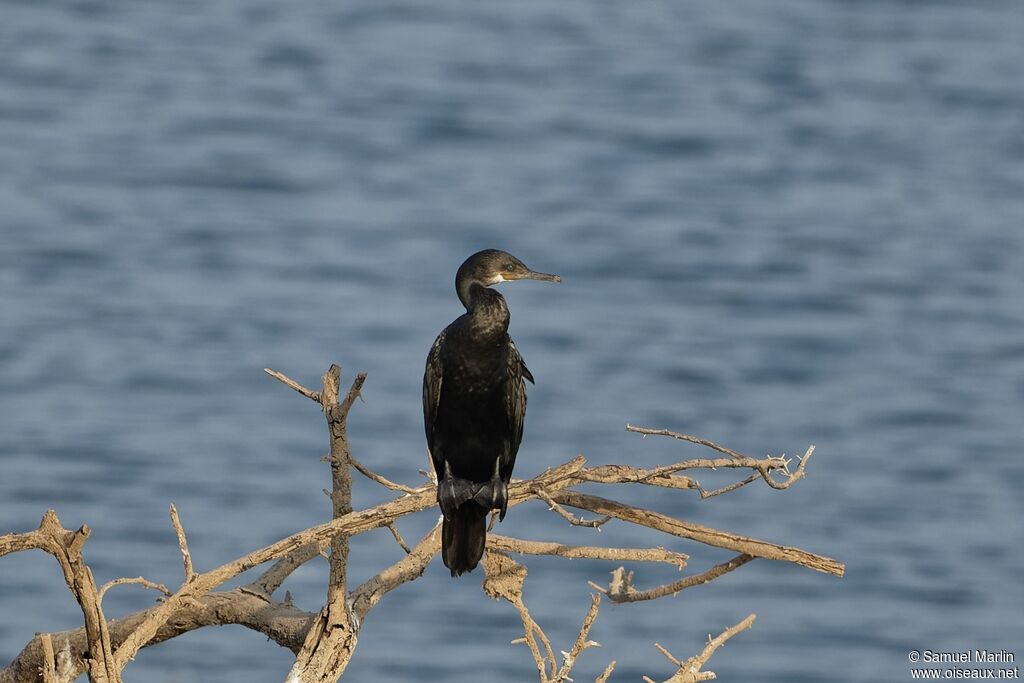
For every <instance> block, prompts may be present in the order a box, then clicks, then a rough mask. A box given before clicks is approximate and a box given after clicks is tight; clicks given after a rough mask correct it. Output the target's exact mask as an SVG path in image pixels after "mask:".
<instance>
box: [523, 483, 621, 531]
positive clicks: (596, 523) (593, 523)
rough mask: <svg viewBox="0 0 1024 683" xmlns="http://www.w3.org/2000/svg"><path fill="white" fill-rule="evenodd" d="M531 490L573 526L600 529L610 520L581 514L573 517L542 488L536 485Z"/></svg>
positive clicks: (609, 518)
mask: <svg viewBox="0 0 1024 683" xmlns="http://www.w3.org/2000/svg"><path fill="white" fill-rule="evenodd" d="M533 492H534V493H535V494H536V495H537V497H538V498H540V499H541V500H543V501H544V502H545V503H547V504H548V509H550V510H554V511H555V512H557V513H558V514H559V515H561V516H562V518H564V519H565V520H567V521H568V522H569V524H572V525H573V526H585V527H590V528H591V529H600V527H601V525H602V524H605V523H607V522H608V521H609V520H611V517H602V518H601V519H584V518H583V516H582V515H580V516H579V517H578V518H577V517H574V516H573V514H572V513H571V512H569V511H568V510H566V509H565V508H564V507H562V506H561V505H559V504H558V503H557V502H556V501H555V499H554V498H552V497H551V496H550V495H549V494H548V493H547V491H545V490H544V489H542V488H539V487H538V488H536V489H534V491H533Z"/></svg>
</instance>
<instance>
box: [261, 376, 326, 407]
mask: <svg viewBox="0 0 1024 683" xmlns="http://www.w3.org/2000/svg"><path fill="white" fill-rule="evenodd" d="M263 372H265V373H267V374H268V375H270V376H271V377H273V378H274V379H276V380H279V381H281V382H283V383H284V384H286V385H287V386H290V387H291V388H292V389H294V390H295V391H297V392H299V393H300V394H302V395H303V396H305V397H306V398H308V399H310V400H312V401H316V402H317V403H320V402H321V396H320V392H319V391H313V390H312V389H307V388H306V387H304V386H302V385H301V384H299V383H298V382H296V381H295V380H293V379H292V378H291V377H289V376H288V375H286V374H284V373H282V372H278V371H277V370H271V369H270V368H263Z"/></svg>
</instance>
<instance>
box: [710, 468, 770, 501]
mask: <svg viewBox="0 0 1024 683" xmlns="http://www.w3.org/2000/svg"><path fill="white" fill-rule="evenodd" d="M760 478H761V474H760V473H759V472H755V473H754V474H751V475H750V476H749V477H747V478H746V479H744V480H742V481H736V482H733V483H731V484H729V485H728V486H723V487H722V488H719V489H714V490H712V491H705V490H704V489H701V490H700V498H701V500H704V499H705V498H713V497H715V496H720V495H722V494H723V493H729V491H735V490H736V489H738V488H740V487H743V486H746V485H747V484H749V483H750V482H752V481H755V480H757V479H760Z"/></svg>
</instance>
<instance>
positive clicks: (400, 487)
mask: <svg viewBox="0 0 1024 683" xmlns="http://www.w3.org/2000/svg"><path fill="white" fill-rule="evenodd" d="M348 460H349V462H351V463H352V467H355V468H356V470H358V471H359V473H360V474H362V475H363V476H364V477H366V478H367V479H371V480H373V481H375V482H377V483H378V484H380V485H381V486H384V487H386V488H389V489H391V490H392V491H401V492H402V493H420V492H422V491H425V490H426V488H425V487H423V486H421V487H419V488H413V487H411V486H406V485H405V484H398V483H396V482H393V481H391V480H390V479H388V478H386V477H383V476H381V475H379V474H377V473H376V472H374V471H373V470H371V469H369V468H368V467H366V466H365V465H363V464H362V463H361V462H359V461H358V460H356V459H355V457H353V455H352V454H351V453H349V454H348Z"/></svg>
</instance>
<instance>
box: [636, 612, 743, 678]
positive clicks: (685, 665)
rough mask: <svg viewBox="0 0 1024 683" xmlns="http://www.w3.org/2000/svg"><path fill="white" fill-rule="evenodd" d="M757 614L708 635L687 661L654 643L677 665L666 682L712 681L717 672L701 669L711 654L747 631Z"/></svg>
mask: <svg viewBox="0 0 1024 683" xmlns="http://www.w3.org/2000/svg"><path fill="white" fill-rule="evenodd" d="M756 618H757V615H755V614H751V615H750V616H748V617H747V618H746V619H744V620H743V621H741V622H740V623H738V624H736V625H735V626H730V627H729V628H727V629H725V630H724V631H722V632H721V633H719V634H718V635H717V636H715V637H714V638H711V637H710V636H709V637H708V643H707V645H705V646H704V649H703V650H702V651H701V653H700V654H699V655H696V656H694V657H690V658H689V659H687V660H686V661H685V662H680V661H679V660H678V659H677V658H676V656H675V655H673V654H672V653H671V652H669V651H668V650H666V649H665V648H663V647H662V646H661V645H659V644H658V643H655V644H654V647H656V648H658V651H659V652H661V654H663V655H665V658H666V659H667V660H668V661H670V662H672V664H673V666H675V667H677V670H676V673H675V674H674V675H673V676H672V677H671V678H669V679H668V680H667V681H665V683H696V681H711V680H714V679H715V678H716V676H715V672H713V671H701V668H702V667H703V666H704V665H705V664H707V662H708V660H709V659H711V655H713V654H715V651H716V650H718V648H720V647H722V645H724V644H725V642H726V641H727V640H729V639H730V638H732V637H733V636H734V635H736V634H737V633H739V632H740V631H745V630H746V629H748V628H750V626H751V624H753V623H754V619H756ZM644 680H645V681H648V682H649V683H654V681H653V680H651V679H650V678H648V677H647V676H644Z"/></svg>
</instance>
